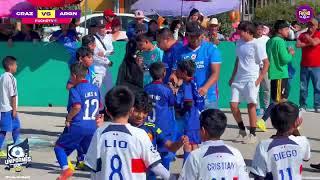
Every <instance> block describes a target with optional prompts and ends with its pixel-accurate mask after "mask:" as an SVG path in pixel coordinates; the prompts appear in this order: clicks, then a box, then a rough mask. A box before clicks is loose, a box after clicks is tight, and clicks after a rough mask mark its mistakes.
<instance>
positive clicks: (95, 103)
mask: <svg viewBox="0 0 320 180" xmlns="http://www.w3.org/2000/svg"><path fill="white" fill-rule="evenodd" d="M84 103H85V106H86V107H85V111H84V116H83V120H95V119H96V115H97V113H98V110H99V100H98V99H87V100H86V101H85V102H84ZM91 107H93V111H92V108H91ZM90 110H91V112H90Z"/></svg>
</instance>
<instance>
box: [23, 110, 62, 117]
mask: <svg viewBox="0 0 320 180" xmlns="http://www.w3.org/2000/svg"><path fill="white" fill-rule="evenodd" d="M19 113H24V114H30V115H35V116H52V117H66V116H67V113H54V112H43V111H39V112H33V111H19Z"/></svg>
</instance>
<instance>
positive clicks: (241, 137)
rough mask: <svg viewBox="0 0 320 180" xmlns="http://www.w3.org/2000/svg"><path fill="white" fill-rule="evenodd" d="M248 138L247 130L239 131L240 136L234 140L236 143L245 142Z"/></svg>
mask: <svg viewBox="0 0 320 180" xmlns="http://www.w3.org/2000/svg"><path fill="white" fill-rule="evenodd" d="M246 137H247V131H246V130H239V134H238V136H237V137H236V139H235V140H234V142H243V141H244V140H245V138H246Z"/></svg>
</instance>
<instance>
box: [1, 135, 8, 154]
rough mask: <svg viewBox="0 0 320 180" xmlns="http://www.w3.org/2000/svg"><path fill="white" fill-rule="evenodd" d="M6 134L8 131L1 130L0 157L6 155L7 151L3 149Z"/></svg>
mask: <svg viewBox="0 0 320 180" xmlns="http://www.w3.org/2000/svg"><path fill="white" fill-rule="evenodd" d="M6 134H7V132H6V131H0V157H6V155H7V154H6V153H5V152H4V151H3V148H2V146H3V142H4V140H5V138H6Z"/></svg>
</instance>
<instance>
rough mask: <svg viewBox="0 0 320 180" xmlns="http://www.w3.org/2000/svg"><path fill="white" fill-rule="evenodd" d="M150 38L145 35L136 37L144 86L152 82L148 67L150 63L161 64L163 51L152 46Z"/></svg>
mask: <svg viewBox="0 0 320 180" xmlns="http://www.w3.org/2000/svg"><path fill="white" fill-rule="evenodd" d="M151 40H152V38H151V37H149V36H147V34H146V33H145V34H140V35H138V36H137V38H136V41H137V46H138V50H140V51H141V54H142V57H143V69H144V80H143V84H144V86H145V85H147V84H149V83H151V82H152V78H151V76H150V73H149V67H150V65H151V64H152V63H155V62H159V61H160V62H161V61H162V56H163V51H162V50H161V49H160V48H158V47H157V46H156V45H153V44H152V41H151Z"/></svg>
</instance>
